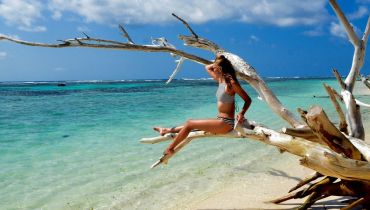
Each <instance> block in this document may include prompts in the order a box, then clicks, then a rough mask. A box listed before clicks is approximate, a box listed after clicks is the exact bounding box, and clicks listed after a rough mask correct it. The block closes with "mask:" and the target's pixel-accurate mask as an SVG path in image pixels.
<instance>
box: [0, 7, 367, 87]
mask: <svg viewBox="0 0 370 210" xmlns="http://www.w3.org/2000/svg"><path fill="white" fill-rule="evenodd" d="M338 4H339V5H340V6H341V8H342V10H343V11H344V12H345V14H346V15H347V17H348V18H349V20H350V22H351V23H352V24H353V25H354V26H355V29H356V32H357V33H358V34H359V35H361V37H362V33H363V31H364V28H365V25H366V21H367V18H368V16H369V8H370V0H351V1H348V0H338ZM172 12H175V13H176V14H178V15H179V16H181V17H183V18H184V19H186V20H187V21H188V22H189V23H190V24H191V26H192V28H193V29H194V30H195V31H196V33H197V34H198V35H200V36H201V37H204V38H207V39H210V40H212V41H214V42H216V43H217V44H219V45H220V46H222V47H223V48H225V49H227V50H228V51H230V52H233V53H236V54H238V55H239V56H241V57H242V58H244V59H245V60H246V61H248V62H249V63H250V64H251V65H253V66H254V67H255V68H256V69H257V71H258V72H259V74H260V75H261V76H266V77H270V76H332V73H331V69H332V68H333V67H335V68H337V69H338V70H339V71H340V72H341V73H342V74H343V75H345V74H346V73H347V72H348V70H349V68H350V66H351V62H352V55H353V47H352V45H351V44H350V43H349V41H348V39H347V36H346V34H345V32H344V30H343V28H342V26H341V25H340V23H339V22H338V19H337V18H336V16H335V15H334V13H333V11H332V9H331V7H330V5H329V4H328V1H327V0H310V1H297V0H188V1H185V0H173V1H169V0H146V1H145V0H0V33H1V34H6V35H10V36H14V37H17V38H20V39H24V40H29V41H38V42H49V43H53V42H56V40H59V39H67V38H74V37H82V36H83V35H82V33H81V32H82V31H83V32H86V33H87V34H88V35H90V36H92V37H96V38H106V39H113V40H119V41H124V39H123V38H122V36H121V35H120V32H119V30H118V28H117V25H118V24H123V25H125V28H126V30H127V31H128V32H129V33H130V35H131V37H132V39H133V40H134V41H135V42H136V43H138V44H150V43H151V38H158V37H166V38H167V40H169V42H170V43H172V44H173V45H175V46H176V47H177V48H178V49H182V50H185V51H188V52H191V53H194V54H197V55H199V56H202V57H204V58H207V59H213V57H214V56H213V54H211V53H209V52H205V51H202V50H196V49H192V48H189V47H186V46H183V44H182V42H181V41H179V40H178V39H177V36H178V35H179V34H185V35H189V32H188V31H187V30H186V29H185V28H184V26H183V25H182V24H181V23H180V22H179V21H177V20H176V19H174V18H173V17H172V16H171V13H172ZM369 63H370V59H369V56H366V57H365V65H364V67H363V69H362V73H364V74H370V69H369V68H370V64H369ZM175 66H176V64H175V62H174V59H173V58H172V57H171V56H170V55H169V54H166V53H146V52H131V51H114V50H102V49H79V48H74V49H72V48H67V49H48V48H38V47H27V46H22V45H17V44H14V43H9V42H5V41H2V42H0V81H45V80H47V81H49V80H120V79H163V78H167V77H168V76H169V75H170V74H171V72H172V71H173V69H174V68H175ZM202 77H208V75H207V74H206V73H205V71H204V70H203V66H201V65H199V64H195V63H193V62H191V61H185V62H184V65H183V67H182V69H181V71H180V73H179V74H178V76H177V78H202Z"/></svg>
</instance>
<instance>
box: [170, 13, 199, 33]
mask: <svg viewBox="0 0 370 210" xmlns="http://www.w3.org/2000/svg"><path fill="white" fill-rule="evenodd" d="M172 16H174V17H175V18H177V19H178V20H180V21H181V22H182V23H183V24H184V25H185V27H186V28H187V29H189V31H190V33H192V34H193V36H194V38H196V39H198V35H197V34H196V33H195V32H194V31H193V29H191V27H190V26H189V24H188V23H187V22H186V21H185V20H184V19H182V18H180V17H179V16H177V15H176V14H175V13H172Z"/></svg>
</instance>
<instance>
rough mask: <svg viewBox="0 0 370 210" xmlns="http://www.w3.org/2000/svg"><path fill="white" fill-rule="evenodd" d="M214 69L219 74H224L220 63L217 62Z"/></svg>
mask: <svg viewBox="0 0 370 210" xmlns="http://www.w3.org/2000/svg"><path fill="white" fill-rule="evenodd" d="M213 69H214V70H215V72H217V73H218V74H221V73H222V68H221V66H220V64H219V62H218V61H217V60H216V61H215V63H214V64H213Z"/></svg>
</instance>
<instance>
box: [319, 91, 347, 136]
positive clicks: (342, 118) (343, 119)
mask: <svg viewBox="0 0 370 210" xmlns="http://www.w3.org/2000/svg"><path fill="white" fill-rule="evenodd" d="M324 87H325V90H326V92H327V93H328V95H329V97H330V100H331V101H332V103H333V105H334V107H335V110H336V111H337V113H338V115H339V120H340V123H339V130H340V131H342V132H344V133H347V134H348V130H347V126H348V125H347V122H346V117H345V115H344V112H343V110H342V108H341V107H340V105H339V103H338V101H337V99H336V97H335V93H334V89H333V88H331V87H330V86H329V85H326V84H324Z"/></svg>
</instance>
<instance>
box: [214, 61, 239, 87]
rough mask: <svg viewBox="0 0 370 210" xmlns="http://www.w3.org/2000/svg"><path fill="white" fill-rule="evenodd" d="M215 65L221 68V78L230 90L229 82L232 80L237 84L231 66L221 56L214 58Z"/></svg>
mask: <svg viewBox="0 0 370 210" xmlns="http://www.w3.org/2000/svg"><path fill="white" fill-rule="evenodd" d="M215 61H216V62H217V64H218V65H219V66H220V67H221V71H222V76H223V77H224V79H225V82H226V84H227V86H228V87H229V88H231V87H232V86H231V80H234V81H235V82H238V79H237V78H236V72H235V69H234V67H233V65H232V64H231V62H230V61H229V60H228V59H227V58H225V56H223V55H218V56H217V57H216V60H215Z"/></svg>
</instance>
